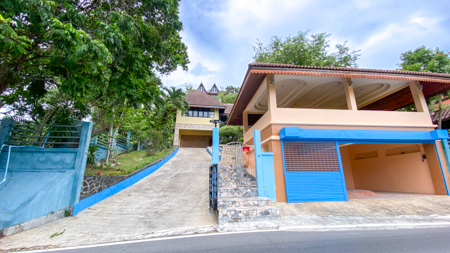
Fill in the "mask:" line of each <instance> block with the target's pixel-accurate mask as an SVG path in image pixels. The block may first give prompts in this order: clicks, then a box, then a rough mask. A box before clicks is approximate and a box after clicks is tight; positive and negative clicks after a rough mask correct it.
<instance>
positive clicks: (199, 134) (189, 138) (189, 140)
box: [179, 129, 212, 148]
mask: <svg viewBox="0 0 450 253" xmlns="http://www.w3.org/2000/svg"><path fill="white" fill-rule="evenodd" d="M179 131H180V132H179V135H180V145H179V146H180V147H182V148H206V147H208V146H211V145H212V131H210V130H193V129H180V130H179Z"/></svg>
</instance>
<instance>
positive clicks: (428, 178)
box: [280, 127, 449, 202]
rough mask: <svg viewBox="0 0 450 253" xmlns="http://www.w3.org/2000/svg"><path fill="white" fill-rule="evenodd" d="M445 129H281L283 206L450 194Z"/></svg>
mask: <svg viewBox="0 0 450 253" xmlns="http://www.w3.org/2000/svg"><path fill="white" fill-rule="evenodd" d="M447 138H448V134H447V132H446V131H439V130H435V131H388V130H344V129H301V128H299V127H286V128H283V129H282V130H281V131H280V139H281V141H282V151H283V162H284V171H285V183H286V195H287V202H315V201H339V200H341V201H342V200H344V201H345V200H348V190H347V189H350V190H353V189H359V190H361V189H364V190H371V191H372V190H373V191H383V192H405V193H422V194H442V195H448V194H449V191H448V184H447V181H448V166H447V160H448V159H446V158H445V152H444V148H448V144H447V143H446V141H447Z"/></svg>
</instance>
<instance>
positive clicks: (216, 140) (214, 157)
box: [211, 127, 219, 164]
mask: <svg viewBox="0 0 450 253" xmlns="http://www.w3.org/2000/svg"><path fill="white" fill-rule="evenodd" d="M212 144H213V145H212V160H211V164H219V128H217V127H214V129H213V143H212Z"/></svg>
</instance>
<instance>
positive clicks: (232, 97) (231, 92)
mask: <svg viewBox="0 0 450 253" xmlns="http://www.w3.org/2000/svg"><path fill="white" fill-rule="evenodd" d="M238 93H239V88H237V87H234V86H227V87H225V88H223V87H220V92H219V94H218V95H217V97H215V99H217V100H218V101H219V102H221V103H225V104H234V102H236V99H237V95H238Z"/></svg>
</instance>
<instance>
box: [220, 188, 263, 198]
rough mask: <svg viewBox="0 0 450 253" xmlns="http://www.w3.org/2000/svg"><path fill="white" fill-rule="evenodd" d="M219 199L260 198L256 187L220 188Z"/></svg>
mask: <svg viewBox="0 0 450 253" xmlns="http://www.w3.org/2000/svg"><path fill="white" fill-rule="evenodd" d="M218 195H219V197H258V189H257V188H255V187H235V188H219V190H218Z"/></svg>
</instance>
